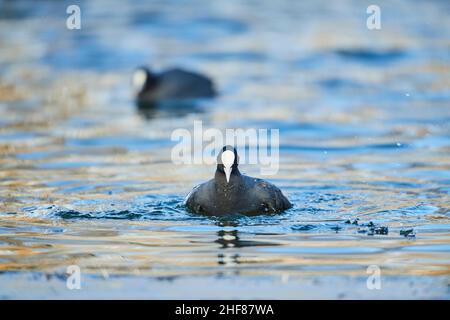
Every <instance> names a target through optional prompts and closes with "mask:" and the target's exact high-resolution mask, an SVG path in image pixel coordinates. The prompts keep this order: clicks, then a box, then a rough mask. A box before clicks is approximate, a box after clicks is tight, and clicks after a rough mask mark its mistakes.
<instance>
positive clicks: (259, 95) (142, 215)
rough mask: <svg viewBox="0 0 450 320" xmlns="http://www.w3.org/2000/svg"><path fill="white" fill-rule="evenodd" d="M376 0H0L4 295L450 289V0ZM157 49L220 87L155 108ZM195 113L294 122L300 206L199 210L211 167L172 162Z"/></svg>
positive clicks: (284, 182) (283, 139) (292, 181)
mask: <svg viewBox="0 0 450 320" xmlns="http://www.w3.org/2000/svg"><path fill="white" fill-rule="evenodd" d="M372 2H373V1H370V2H368V1H356V0H355V1H339V2H329V1H269V0H267V1H266V0H258V1H236V0H231V1H200V0H194V1H167V0H165V1H150V2H149V3H146V4H144V3H138V2H135V1H120V2H119V1H117V2H111V1H77V2H76V3H71V2H68V1H60V2H58V1H39V2H37V1H5V0H3V1H0V297H1V298H4V299H11V298H13V299H14V298H187V297H188V298H444V299H448V298H449V297H450V281H449V279H450V278H449V275H450V255H449V252H450V241H449V240H450V237H449V236H450V213H449V208H450V197H449V193H450V130H449V129H450V106H449V102H450V19H448V17H449V12H450V3H449V2H448V1H426V2H425V1H406V0H405V1H377V2H376V4H377V5H379V6H380V8H381V30H368V29H367V27H366V19H367V17H368V14H366V9H367V7H368V6H369V5H370V4H372ZM70 4H77V5H79V6H80V8H81V29H80V30H69V29H67V28H66V19H67V17H68V14H66V8H67V6H68V5H70ZM142 64H148V65H150V66H151V67H152V68H154V69H156V70H163V69H164V68H167V67H173V66H181V67H185V68H189V69H192V70H196V71H199V72H202V73H204V74H206V75H209V76H210V77H212V78H213V79H214V81H215V82H216V84H217V87H218V89H219V91H220V95H219V97H218V98H217V99H215V100H211V101H205V102H203V103H202V104H200V105H199V106H198V107H196V108H187V109H177V110H170V109H169V110H168V109H165V108H156V109H154V110H152V111H151V112H140V111H138V110H137V109H136V108H135V106H134V103H133V99H132V91H131V88H130V74H131V72H132V70H133V69H134V68H135V67H136V66H139V65H142ZM194 120H201V121H203V124H204V126H207V127H215V128H220V129H223V128H244V129H247V128H275V129H279V130H280V170H279V172H278V174H277V175H275V176H271V177H269V178H268V179H269V180H270V181H271V182H274V183H275V184H276V185H278V186H279V187H280V188H281V189H282V190H283V192H284V193H285V194H286V195H287V196H288V197H289V198H290V199H291V201H292V202H293V204H294V208H292V209H290V210H288V211H287V212H286V213H284V214H281V215H273V216H257V217H242V216H237V217H234V218H226V219H225V218H224V219H219V218H207V217H202V216H197V215H194V214H191V213H189V212H187V211H186V210H185V209H184V208H183V206H182V200H183V198H184V196H185V195H186V194H187V193H188V192H189V191H190V190H191V188H192V187H193V186H194V185H195V184H197V183H199V182H202V181H205V180H207V179H209V178H211V177H212V174H213V172H214V167H211V166H204V165H203V166H202V165H190V166H188V165H183V166H181V165H178V166H176V165H174V164H173V163H172V162H171V158H170V154H171V153H170V152H171V149H172V147H173V146H174V145H175V142H173V141H171V140H170V135H171V133H172V131H173V130H174V129H176V128H187V129H189V130H191V129H192V127H193V122H194ZM242 171H243V172H245V173H248V174H249V175H252V176H260V175H259V167H258V166H255V165H252V166H251V165H243V166H242ZM371 223H372V224H373V225H372V224H371ZM381 227H386V228H387V230H385V229H382V228H381ZM407 229H413V230H414V231H413V233H414V234H415V236H411V234H410V236H405V234H403V233H402V234H400V231H401V230H407ZM380 230H381V231H380ZM72 264H76V265H78V266H80V268H81V270H82V289H81V290H68V289H67V288H66V278H67V275H66V268H67V266H69V265H72ZM369 265H377V266H379V267H380V268H381V276H382V277H381V281H382V288H381V290H368V289H367V286H366V280H367V277H368V274H367V273H366V269H367V267H368V266H369Z"/></svg>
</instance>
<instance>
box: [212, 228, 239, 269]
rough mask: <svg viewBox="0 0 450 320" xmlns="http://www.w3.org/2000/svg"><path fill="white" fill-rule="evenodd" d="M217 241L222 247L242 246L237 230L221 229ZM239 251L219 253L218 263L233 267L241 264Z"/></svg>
mask: <svg viewBox="0 0 450 320" xmlns="http://www.w3.org/2000/svg"><path fill="white" fill-rule="evenodd" d="M217 236H218V238H217V240H216V241H215V242H216V243H218V244H220V245H221V247H220V249H227V248H240V247H242V244H241V240H239V237H238V231H237V230H220V231H218V232H217ZM239 258H240V255H239V253H229V252H220V253H219V254H218V255H217V263H218V264H219V265H224V266H227V267H232V266H235V265H237V264H240V261H239Z"/></svg>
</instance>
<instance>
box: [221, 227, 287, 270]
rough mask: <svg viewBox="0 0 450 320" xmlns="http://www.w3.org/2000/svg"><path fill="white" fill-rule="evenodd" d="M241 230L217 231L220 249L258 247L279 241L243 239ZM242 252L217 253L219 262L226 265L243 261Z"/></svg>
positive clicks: (274, 244)
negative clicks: (240, 235) (241, 258)
mask: <svg viewBox="0 0 450 320" xmlns="http://www.w3.org/2000/svg"><path fill="white" fill-rule="evenodd" d="M239 234H240V232H239V231H238V230H236V229H233V230H220V231H218V232H217V240H215V241H214V242H215V243H218V244H220V249H221V250H225V249H237V248H244V247H256V246H276V245H279V244H277V243H271V242H265V241H264V242H263V241H252V240H241V239H240V237H239ZM240 257H241V256H240V254H239V253H237V252H235V251H234V252H226V251H222V252H220V253H219V254H218V255H217V258H218V264H220V265H225V266H234V265H237V264H241V263H243V262H242V261H240Z"/></svg>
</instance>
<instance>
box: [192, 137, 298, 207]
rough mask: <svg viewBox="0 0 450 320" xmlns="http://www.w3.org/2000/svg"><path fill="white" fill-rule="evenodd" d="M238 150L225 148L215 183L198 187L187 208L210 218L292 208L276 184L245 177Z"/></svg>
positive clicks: (218, 161) (219, 156)
mask: <svg viewBox="0 0 450 320" xmlns="http://www.w3.org/2000/svg"><path fill="white" fill-rule="evenodd" d="M238 160H239V157H238V154H237V151H236V149H235V148H233V147H231V146H225V147H223V149H222V150H221V152H220V153H219V155H218V156H217V170H216V173H215V176H214V179H212V180H209V181H207V182H205V183H202V184H200V185H198V186H196V187H195V188H194V189H193V190H192V191H191V192H190V193H189V194H188V196H187V197H186V200H185V205H186V206H187V207H188V208H189V209H190V210H192V211H194V212H196V213H202V214H207V215H226V214H232V213H240V214H253V215H254V214H263V213H277V212H281V211H284V210H286V209H289V208H291V207H292V204H291V203H290V202H289V200H288V199H287V198H286V197H285V196H284V195H283V194H282V193H281V191H280V189H278V188H277V187H276V186H274V185H273V184H270V183H269V182H267V181H264V180H262V179H257V178H252V177H248V176H245V175H242V174H241V173H240V172H239V169H238Z"/></svg>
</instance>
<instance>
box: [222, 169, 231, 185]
mask: <svg viewBox="0 0 450 320" xmlns="http://www.w3.org/2000/svg"><path fill="white" fill-rule="evenodd" d="M231 170H233V167H229V168H227V167H224V168H223V171H225V178H226V179H227V183H228V182H230V176H231Z"/></svg>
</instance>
